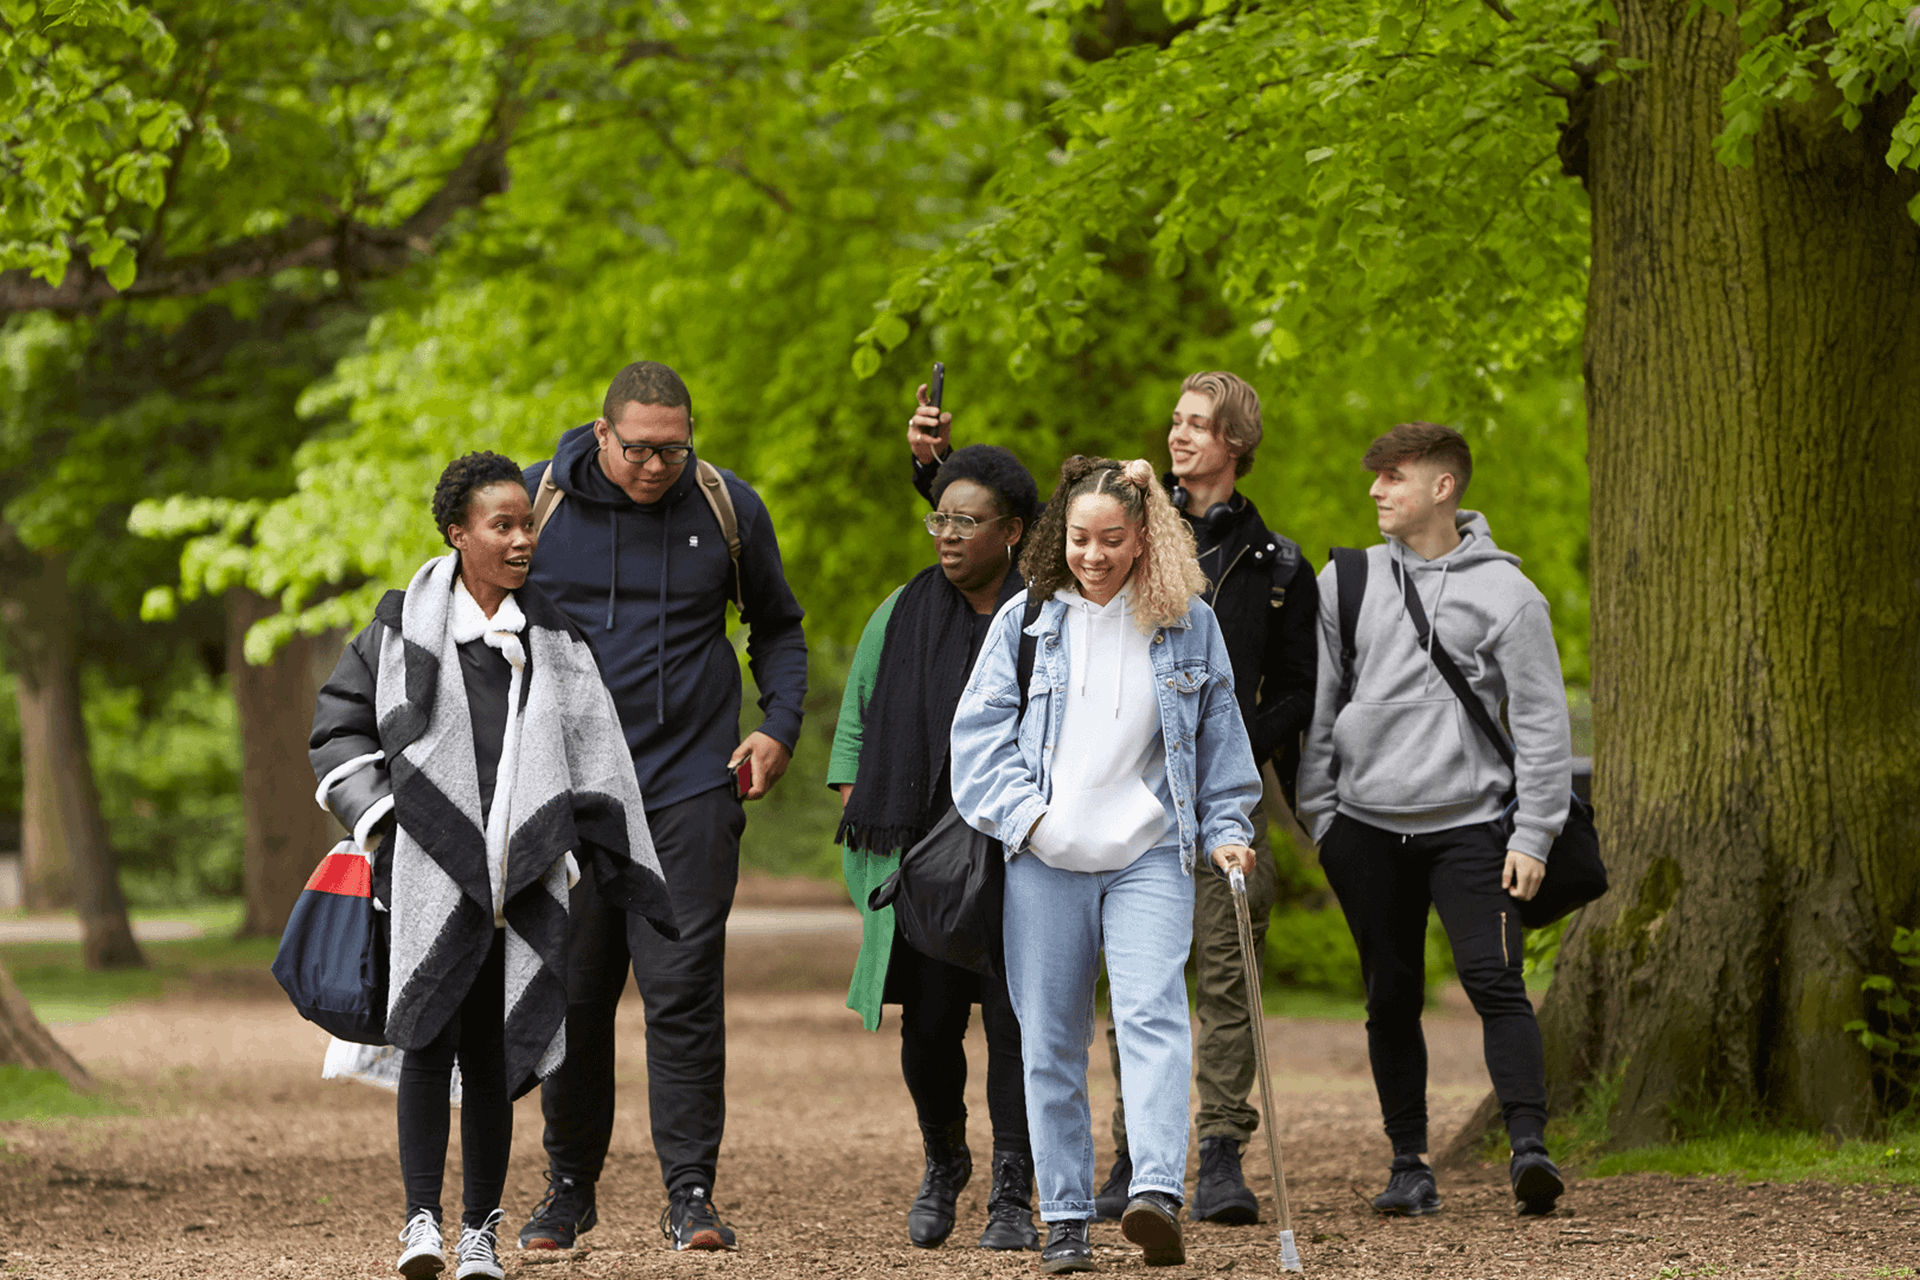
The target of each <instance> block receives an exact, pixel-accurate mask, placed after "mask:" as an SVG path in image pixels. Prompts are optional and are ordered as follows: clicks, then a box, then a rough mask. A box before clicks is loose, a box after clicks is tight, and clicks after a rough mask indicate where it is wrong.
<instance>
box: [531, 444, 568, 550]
mask: <svg viewBox="0 0 1920 1280" xmlns="http://www.w3.org/2000/svg"><path fill="white" fill-rule="evenodd" d="M566 496H567V495H566V493H565V491H563V490H562V489H561V488H560V486H559V485H557V484H555V483H554V482H553V464H552V463H551V462H549V463H548V464H547V469H546V470H545V471H544V472H542V473H541V475H540V489H539V491H538V492H537V493H535V494H534V498H533V536H534V537H536V538H538V537H539V536H540V532H541V530H543V529H545V528H546V527H547V521H549V520H551V519H553V509H554V508H555V507H557V506H559V505H560V499H562V498H564V497H566Z"/></svg>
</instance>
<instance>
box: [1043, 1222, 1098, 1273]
mask: <svg viewBox="0 0 1920 1280" xmlns="http://www.w3.org/2000/svg"><path fill="white" fill-rule="evenodd" d="M1040 1270H1041V1272H1042V1274H1044V1275H1050V1276H1057V1275H1059V1274H1061V1273H1062V1272H1065V1271H1094V1270H1097V1268H1096V1267H1095V1266H1094V1265H1093V1242H1092V1241H1090V1240H1088V1239H1087V1220H1086V1219H1085V1218H1074V1219H1072V1220H1071V1221H1068V1222H1050V1223H1048V1224H1047V1247H1046V1248H1044V1249H1042V1250H1041V1251H1040Z"/></svg>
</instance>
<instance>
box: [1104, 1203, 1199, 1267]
mask: <svg viewBox="0 0 1920 1280" xmlns="http://www.w3.org/2000/svg"><path fill="white" fill-rule="evenodd" d="M1120 1234H1121V1235H1123V1236H1125V1237H1126V1238H1127V1239H1128V1240H1131V1241H1132V1242H1133V1243H1134V1244H1137V1245H1139V1246H1140V1251H1141V1253H1142V1254H1143V1255H1145V1256H1144V1257H1143V1259H1142V1261H1144V1262H1145V1263H1146V1264H1147V1265H1148V1266H1150V1267H1177V1266H1179V1265H1180V1264H1181V1263H1183V1262H1185V1261H1186V1260H1187V1246H1186V1244H1185V1242H1184V1241H1182V1240H1181V1238H1180V1202H1179V1201H1178V1200H1175V1199H1174V1198H1173V1197H1172V1196H1170V1195H1168V1194H1167V1193H1166V1192H1164V1191H1142V1192H1141V1193H1140V1194H1139V1195H1137V1196H1135V1197H1134V1198H1133V1199H1131V1200H1129V1201H1127V1211H1126V1212H1125V1213H1123V1214H1121V1215H1120Z"/></svg>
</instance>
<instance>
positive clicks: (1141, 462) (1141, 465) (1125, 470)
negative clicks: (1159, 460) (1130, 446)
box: [1120, 458, 1153, 489]
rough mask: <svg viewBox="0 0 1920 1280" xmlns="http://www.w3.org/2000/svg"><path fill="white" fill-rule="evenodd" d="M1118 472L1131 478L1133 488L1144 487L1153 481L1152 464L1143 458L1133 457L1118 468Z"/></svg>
mask: <svg viewBox="0 0 1920 1280" xmlns="http://www.w3.org/2000/svg"><path fill="white" fill-rule="evenodd" d="M1120 473H1121V474H1122V475H1124V476H1126V478H1127V479H1129V480H1131V481H1132V482H1133V484H1134V487H1135V488H1138V489H1145V488H1146V487H1147V486H1148V485H1150V484H1152V483H1153V464H1152V463H1151V462H1148V461H1147V460H1146V459H1145V458H1135V459H1134V460H1133V461H1132V462H1129V463H1128V464H1127V465H1126V466H1124V467H1122V468H1121V469H1120Z"/></svg>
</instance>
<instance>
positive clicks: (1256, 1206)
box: [1187, 1134, 1260, 1227]
mask: <svg viewBox="0 0 1920 1280" xmlns="http://www.w3.org/2000/svg"><path fill="white" fill-rule="evenodd" d="M1187 1216H1188V1217H1190V1218H1192V1219H1193V1220H1194V1221H1195V1222H1217V1223H1219V1224H1220V1225H1222V1226H1226V1227H1244V1226H1249V1225H1251V1224H1253V1223H1256V1222H1258V1221H1260V1201H1259V1199H1258V1198H1257V1197H1256V1196H1255V1195H1254V1194H1253V1192H1251V1191H1249V1190H1248V1189H1247V1180H1246V1178H1245V1177H1244V1176H1243V1175H1242V1174H1241V1172H1240V1142H1239V1140H1238V1139H1237V1138H1234V1137H1233V1136H1232V1135H1231V1134H1221V1135H1219V1136H1218V1137H1213V1138H1202V1139H1200V1176H1199V1177H1198V1178H1196V1179H1195V1180H1194V1186H1193V1203H1192V1204H1191V1205H1189V1206H1188V1207H1187Z"/></svg>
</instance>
